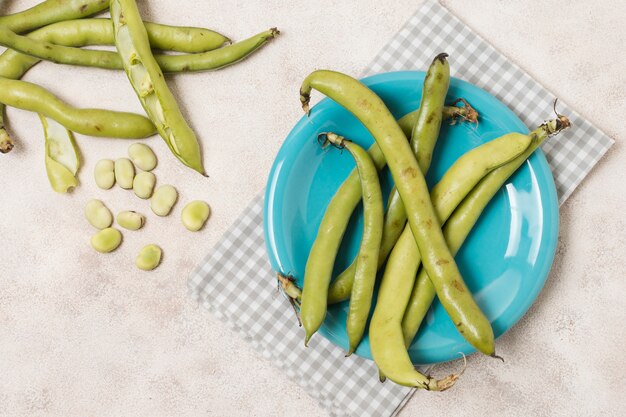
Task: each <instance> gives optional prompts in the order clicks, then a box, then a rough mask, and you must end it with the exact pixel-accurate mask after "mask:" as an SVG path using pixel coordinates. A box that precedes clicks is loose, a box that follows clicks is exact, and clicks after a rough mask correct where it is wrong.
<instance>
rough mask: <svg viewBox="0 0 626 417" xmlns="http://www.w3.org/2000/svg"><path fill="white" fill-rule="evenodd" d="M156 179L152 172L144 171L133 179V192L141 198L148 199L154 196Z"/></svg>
mask: <svg viewBox="0 0 626 417" xmlns="http://www.w3.org/2000/svg"><path fill="white" fill-rule="evenodd" d="M155 184H156V177H155V176H154V174H153V173H152V172H147V171H142V172H140V173H138V174H137V175H136V176H135V178H134V179H133V191H134V192H135V195H136V196H137V197H139V198H143V199H147V198H150V197H151V196H152V191H153V190H154V185H155Z"/></svg>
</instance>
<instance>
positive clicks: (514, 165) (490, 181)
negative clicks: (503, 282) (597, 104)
mask: <svg viewBox="0 0 626 417" xmlns="http://www.w3.org/2000/svg"><path fill="white" fill-rule="evenodd" d="M569 126H570V122H569V120H568V119H567V118H566V117H564V116H560V117H559V118H557V119H553V120H550V121H548V122H546V123H544V124H542V125H541V126H539V127H538V128H537V129H535V130H534V131H533V132H531V133H530V134H529V135H528V137H529V138H530V140H531V144H530V146H529V147H528V148H527V149H526V150H525V151H524V152H523V153H522V154H521V155H519V156H518V157H517V158H515V159H514V160H512V161H510V162H508V163H507V164H505V165H503V166H501V167H499V168H497V169H495V170H494V171H492V172H490V173H488V174H487V175H486V176H485V178H484V179H483V180H482V181H481V182H480V183H479V184H478V185H477V186H476V187H475V188H474V189H473V190H472V191H471V192H470V193H469V194H468V195H467V197H466V198H465V199H464V200H463V202H462V203H461V204H460V205H459V206H458V208H457V209H456V210H455V211H454V213H452V215H451V217H450V218H449V219H448V221H447V222H446V224H445V226H444V228H443V234H444V236H445V238H446V242H447V244H448V247H449V248H450V251H451V252H452V253H453V254H456V252H457V251H458V250H459V249H460V248H461V245H462V244H463V242H464V241H465V238H466V237H467V236H468V235H469V233H470V231H471V229H472V227H473V226H474V224H476V222H477V221H478V218H479V217H480V214H481V213H482V211H483V210H484V208H485V207H486V206H487V204H488V203H489V201H491V198H492V197H493V196H494V195H495V194H496V193H497V192H498V190H500V188H501V187H502V186H503V185H504V184H505V183H506V181H507V180H508V179H509V178H510V177H511V175H513V173H515V171H517V169H518V168H519V167H520V166H522V164H523V163H524V162H525V161H526V160H527V159H528V158H529V157H530V156H531V155H532V153H533V152H534V151H535V150H536V149H537V148H538V147H539V146H540V145H541V144H542V143H543V142H544V141H545V139H546V138H548V137H549V136H552V135H555V134H557V133H559V132H560V131H562V130H563V129H566V128H567V127H569ZM398 244H400V242H398ZM415 270H417V267H416V268H415ZM435 294H436V293H435V288H434V287H433V285H432V283H431V281H430V278H429V276H428V274H427V273H426V271H425V270H424V269H422V270H421V271H420V273H419V274H418V275H417V280H416V281H415V285H414V286H413V290H412V293H411V296H410V298H409V301H408V305H407V307H406V311H405V312H404V317H403V319H402V332H403V335H404V342H405V344H406V346H407V347H408V346H410V344H411V342H412V341H413V339H414V338H415V335H416V334H417V331H418V330H419V327H420V325H421V323H422V321H423V320H424V317H425V316H426V313H427V312H428V309H429V308H430V305H431V304H432V302H433V300H434V298H435Z"/></svg>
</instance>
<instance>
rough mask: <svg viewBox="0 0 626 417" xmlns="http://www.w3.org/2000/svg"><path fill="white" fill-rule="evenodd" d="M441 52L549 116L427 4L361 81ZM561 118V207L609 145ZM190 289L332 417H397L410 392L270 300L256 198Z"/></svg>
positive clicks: (502, 96)
mask: <svg viewBox="0 0 626 417" xmlns="http://www.w3.org/2000/svg"><path fill="white" fill-rule="evenodd" d="M441 51H446V52H447V53H448V54H450V56H452V57H454V65H452V68H453V75H457V76H459V77H461V78H464V79H465V80H467V81H469V82H471V83H473V84H475V85H477V86H479V87H481V88H483V89H485V90H487V91H489V92H490V93H491V94H493V95H494V96H496V97H497V98H498V99H499V100H501V101H502V102H503V103H505V104H506V105H507V106H509V108H511V109H512V110H513V111H515V113H517V114H518V115H519V116H520V117H521V119H522V121H523V122H524V123H525V124H526V125H527V126H535V125H537V124H538V123H539V122H541V121H542V117H545V116H546V115H548V114H551V112H552V110H551V105H552V100H553V98H554V95H552V94H550V92H548V91H547V90H546V89H545V88H543V87H542V86H541V85H540V84H539V83H537V82H536V81H534V80H533V79H532V78H531V77H529V76H528V75H527V74H526V73H525V72H524V71H523V70H522V69H520V68H519V67H518V66H517V65H515V64H513V63H512V62H510V61H509V60H507V58H505V57H504V56H503V55H501V54H500V53H499V52H498V51H496V50H495V49H494V48H493V47H491V46H490V45H489V44H488V43H486V42H485V41H484V40H483V39H481V38H480V37H479V36H478V35H476V34H475V33H474V32H472V31H471V30H470V29H469V28H468V27H467V26H465V25H464V24H463V23H461V22H460V21H459V20H458V19H457V18H456V17H455V16H453V15H452V14H450V13H449V12H448V11H447V10H446V9H445V8H444V7H442V6H441V5H440V4H439V3H438V2H437V1H434V0H427V1H426V2H425V3H423V5H422V6H421V7H420V8H419V10H418V11H417V12H416V13H415V15H413V17H412V18H411V19H410V20H409V21H408V22H407V23H406V24H405V25H404V27H403V28H402V29H401V30H400V32H398V34H397V35H396V36H394V38H393V39H392V40H391V41H390V42H389V44H387V46H385V47H384V48H383V50H382V51H381V52H380V53H379V54H378V56H377V57H376V58H375V59H374V61H373V62H372V63H371V65H369V67H368V68H367V69H366V71H365V73H366V74H376V73H379V72H386V71H398V70H408V69H415V68H426V67H427V66H428V64H429V61H430V60H431V59H432V57H433V56H434V55H436V54H437V53H439V52H441ZM559 109H560V111H561V112H562V113H564V114H567V115H568V116H569V117H570V119H571V121H572V124H573V126H574V128H573V129H570V130H569V131H566V132H565V133H563V134H562V135H560V136H557V137H555V138H554V139H553V140H550V141H548V142H547V143H546V144H545V145H544V146H543V151H544V152H545V154H546V157H547V159H548V162H549V163H550V166H551V168H552V173H553V174H554V179H555V182H556V186H557V191H558V195H559V202H560V203H563V202H564V201H565V199H567V197H568V196H569V195H570V194H571V193H572V191H574V189H575V188H576V186H577V185H578V184H579V183H580V182H581V181H582V179H583V178H584V177H585V176H586V175H587V173H588V172H589V171H590V170H591V168H592V167H593V166H594V165H595V164H596V163H597V162H598V160H599V159H600V158H601V157H602V155H604V153H605V152H606V151H607V150H608V149H609V147H610V146H611V145H612V143H613V141H612V140H611V139H610V138H609V137H607V136H606V135H605V134H604V133H602V132H601V131H600V130H598V129H597V128H595V127H594V126H593V125H591V123H589V122H588V121H586V120H584V119H583V118H582V117H580V115H578V114H577V113H576V112H575V111H573V110H572V109H570V108H568V107H567V105H565V104H564V103H561V104H560V105H559ZM188 285H189V291H190V293H191V295H192V297H194V298H195V299H196V300H198V301H199V302H200V303H202V305H203V306H205V307H206V308H208V309H209V310H210V311H211V312H213V314H215V315H216V316H218V317H220V318H221V319H223V320H225V321H226V322H228V323H229V324H230V325H231V326H232V328H233V329H235V330H237V331H238V332H239V333H241V335H242V336H243V337H244V338H245V339H246V340H249V341H250V343H251V344H252V345H253V346H254V347H255V348H256V349H257V350H258V351H259V352H260V353H261V355H262V356H263V357H265V358H267V359H269V360H270V361H272V362H273V363H274V364H275V365H276V366H278V367H279V368H281V369H282V370H283V371H284V372H285V373H286V374H287V375H289V377H290V378H292V379H294V380H295V381H296V382H297V383H298V384H300V385H301V386H302V387H303V388H304V389H305V390H306V391H307V392H308V393H309V394H310V395H311V396H312V397H314V398H315V399H317V400H318V401H319V403H320V404H321V406H322V407H323V408H324V409H326V410H328V412H329V414H330V415H332V416H390V415H395V414H396V413H397V412H398V410H399V409H400V408H401V407H402V405H403V404H404V403H405V402H406V401H407V400H408V398H409V397H410V395H411V394H412V393H413V391H412V390H410V389H408V388H404V387H400V386H398V385H394V384H392V383H386V384H380V383H379V382H378V378H377V370H376V367H375V366H374V364H373V363H372V362H370V361H367V360H363V359H361V358H358V357H355V356H351V357H349V358H344V352H343V351H342V350H341V349H339V348H337V347H335V346H334V345H332V344H331V343H330V342H328V341H327V340H326V339H324V338H321V337H318V338H316V339H315V340H314V342H313V341H312V346H310V347H309V348H306V349H305V348H304V347H303V345H302V337H303V335H302V332H301V330H300V329H298V327H297V326H296V325H295V323H294V321H293V320H294V318H293V316H292V315H291V312H290V311H289V307H288V305H287V304H286V303H287V301H286V300H285V299H284V298H283V297H281V296H279V295H278V293H277V291H276V278H275V275H274V272H273V271H272V270H271V268H270V265H269V263H268V260H267V254H266V251H265V244H264V241H263V197H262V196H258V197H257V198H255V199H254V200H253V201H252V203H251V205H250V206H249V207H248V208H247V209H246V211H245V212H244V213H243V215H242V216H241V217H240V218H239V219H238V220H237V222H236V223H235V224H234V225H233V226H232V227H231V228H230V229H229V230H228V232H226V234H225V236H224V238H223V239H222V240H221V242H220V243H219V244H218V245H217V246H216V247H215V248H214V249H213V250H212V252H211V253H210V254H209V255H208V256H207V257H206V259H204V260H203V261H202V263H201V264H200V266H199V267H198V268H197V269H196V271H195V272H194V273H193V274H192V275H191V277H190V279H189V283H188Z"/></svg>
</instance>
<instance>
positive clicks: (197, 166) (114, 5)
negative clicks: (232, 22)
mask: <svg viewBox="0 0 626 417" xmlns="http://www.w3.org/2000/svg"><path fill="white" fill-rule="evenodd" d="M107 10H109V11H110V15H111V17H110V18H97V19H95V18H88V17H89V16H93V15H95V14H98V13H102V12H105V11H107ZM278 34H279V32H278V30H277V29H276V28H272V29H269V30H266V31H264V32H261V33H259V34H257V35H254V36H252V37H250V38H248V39H245V40H243V41H240V42H236V43H232V42H231V40H230V39H229V38H228V37H226V36H224V35H222V34H220V33H217V32H215V31H213V30H210V29H204V28H196V27H177V26H167V25H162V24H158V23H150V22H144V21H142V19H141V16H140V13H139V10H138V8H137V4H136V3H135V1H134V0H110V1H109V0H46V1H43V2H42V3H40V4H38V5H36V6H34V7H32V8H30V9H28V10H25V11H22V12H19V13H16V14H12V15H7V16H0V46H4V47H6V48H7V50H6V51H5V52H4V53H3V54H2V55H0V152H2V153H7V152H9V151H11V149H12V148H13V147H14V141H13V139H12V138H11V136H9V134H8V132H7V131H6V128H5V115H4V112H5V106H13V107H16V108H20V109H24V110H28V111H32V112H35V113H37V114H39V116H40V118H41V121H42V124H43V127H44V135H45V150H46V152H45V155H46V158H45V162H46V173H47V175H48V179H49V181H50V184H51V186H52V188H53V189H54V190H55V191H57V192H60V193H65V192H67V191H68V190H70V189H72V188H74V187H76V186H77V185H78V180H77V178H76V176H77V173H78V169H79V167H80V161H79V158H78V152H77V148H76V141H75V140H74V136H73V133H74V132H75V133H80V134H83V135H88V136H96V137H110V138H123V139H139V138H144V137H148V136H152V135H154V134H155V133H158V134H159V135H160V136H161V137H162V138H163V140H164V141H165V142H166V143H167V145H168V147H169V148H170V150H171V152H172V154H174V156H175V157H176V158H178V159H179V160H180V161H181V162H182V163H183V164H185V165H186V166H188V167H190V168H192V169H193V170H195V171H197V172H199V173H201V174H203V175H205V170H204V167H203V164H202V155H201V152H200V145H199V143H198V140H197V138H196V135H195V133H194V132H193V130H192V129H191V128H190V127H189V125H188V124H187V122H186V121H185V119H184V117H183V115H182V113H181V111H180V109H179V107H178V104H177V102H176V99H175V97H174V95H173V94H172V92H171V91H170V89H169V88H168V86H167V83H166V80H165V77H164V76H163V73H180V72H192V71H193V72H197V71H209V70H216V69H220V68H224V67H226V66H229V65H232V64H235V63H237V62H239V61H241V60H243V59H245V58H246V57H248V56H250V55H251V54H252V53H253V52H255V51H256V50H258V49H259V48H261V47H263V46H264V45H266V44H267V43H268V42H269V41H270V40H271V39H273V38H274V37H276V35H278ZM91 45H113V46H115V49H116V50H115V51H108V50H101V49H98V50H93V49H82V47H84V46H91ZM154 51H157V52H156V53H155V52H154ZM160 51H173V52H180V54H163V53H161V52H160ZM40 60H49V61H52V62H55V63H59V64H68V65H82V66H90V67H97V68H104V69H112V70H124V71H125V72H126V74H127V76H128V79H129V82H130V85H131V86H132V88H133V89H134V90H135V92H136V94H137V98H138V100H139V101H140V103H141V104H142V106H143V108H144V110H145V112H146V114H147V116H148V117H144V116H142V115H138V114H132V113H124V112H117V111H111V110H102V109H79V108H75V107H72V106H71V105H69V104H67V103H65V102H63V101H61V100H60V99H58V98H57V97H55V96H54V95H53V94H52V93H50V92H49V91H47V90H46V89H44V88H43V87H40V86H38V85H35V84H31V83H27V82H24V81H20V78H22V76H23V75H24V74H25V73H26V71H28V70H29V69H30V68H32V67H33V66H34V65H35V64H37V63H38V62H39V61H40ZM146 178H147V177H146Z"/></svg>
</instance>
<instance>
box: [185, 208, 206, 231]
mask: <svg viewBox="0 0 626 417" xmlns="http://www.w3.org/2000/svg"><path fill="white" fill-rule="evenodd" d="M210 215H211V208H210V207H209V205H208V204H207V203H205V202H204V201H199V200H196V201H192V202H191V203H189V204H187V205H186V206H185V208H184V209H183V212H182V214H181V220H182V222H183V225H184V226H185V227H186V228H187V230H190V231H192V232H197V231H198V230H200V229H202V228H203V227H204V224H205V223H206V221H207V220H208V219H209V216H210Z"/></svg>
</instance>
